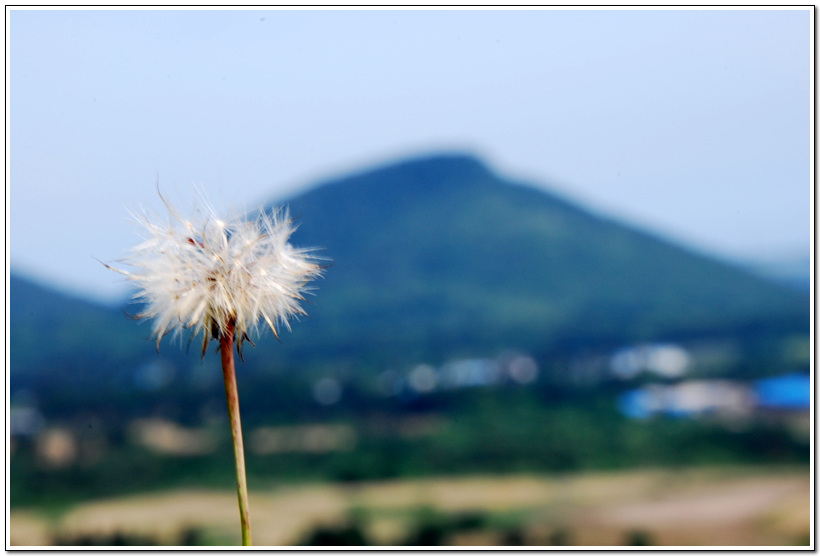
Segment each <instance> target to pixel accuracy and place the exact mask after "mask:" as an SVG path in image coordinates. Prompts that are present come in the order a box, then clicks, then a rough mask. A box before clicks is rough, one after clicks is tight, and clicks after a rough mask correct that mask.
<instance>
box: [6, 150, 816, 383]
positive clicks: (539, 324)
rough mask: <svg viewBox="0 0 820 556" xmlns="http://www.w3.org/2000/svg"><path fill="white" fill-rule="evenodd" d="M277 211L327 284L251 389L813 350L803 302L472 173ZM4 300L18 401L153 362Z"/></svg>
mask: <svg viewBox="0 0 820 556" xmlns="http://www.w3.org/2000/svg"><path fill="white" fill-rule="evenodd" d="M280 202H281V200H278V201H277V202H276V203H271V206H273V205H274V204H276V205H278V204H280ZM284 202H286V204H288V205H289V207H290V211H291V215H292V216H293V217H294V218H295V219H296V220H297V222H298V223H299V224H300V227H299V229H298V230H297V232H296V233H295V234H294V237H293V243H294V244H296V245H298V246H303V247H321V248H322V250H321V252H320V253H321V255H322V256H324V257H326V258H327V259H329V262H328V264H329V268H328V269H327V272H326V276H325V277H324V278H322V279H320V280H318V281H317V282H316V286H317V291H316V292H315V293H316V295H315V297H310V298H309V303H308V304H307V306H306V309H307V311H308V313H309V315H310V316H309V317H307V318H304V319H302V320H303V322H299V323H295V324H294V326H293V332H292V333H285V334H283V335H282V342H281V343H279V342H276V341H274V340H273V339H272V337H271V336H269V337H268V338H266V339H263V340H262V341H259V342H257V347H256V349H251V348H248V349H247V351H246V353H245V356H246V360H247V364H246V366H245V371H243V372H246V373H248V374H253V373H254V372H256V371H263V370H264V371H266V370H269V369H297V368H298V369H310V368H314V369H327V368H332V369H339V370H344V369H353V368H361V369H383V368H386V367H388V366H402V365H412V364H416V363H419V362H423V361H428V362H431V363H438V362H442V361H445V360H447V359H449V358H452V357H480V356H494V355H496V354H498V353H499V352H500V351H502V350H505V349H519V350H526V351H529V352H531V353H534V354H536V355H538V356H540V357H550V356H551V355H553V354H557V353H564V354H565V353H573V352H578V351H580V350H583V349H585V348H588V347H593V348H594V347H602V346H604V347H607V346H609V347H613V346H614V347H617V346H618V345H622V344H624V343H631V342H637V341H648V340H668V339H676V338H677V339H681V338H682V339H686V338H701V337H712V336H714V335H716V334H717V335H737V334H748V333H752V332H753V333H767V332H772V333H784V332H790V331H797V332H799V333H801V334H807V333H808V328H809V298H808V296H807V295H805V294H804V293H800V292H796V291H793V290H789V289H788V288H784V287H780V286H777V285H775V284H773V283H771V282H769V281H766V280H764V279H762V278H759V277H757V276H754V275H752V274H750V273H748V272H745V271H743V270H741V269H739V268H735V267H732V266H729V265H726V264H723V263H721V262H719V261H717V260H713V259H710V258H707V257H704V256H701V255H698V254H696V253H692V252H689V251H686V250H684V249H681V248H680V247H677V246H675V245H673V244H671V243H668V242H666V241H663V240H661V239H658V238H656V237H653V236H651V235H649V234H646V233H644V232H641V231H639V230H635V229H633V228H630V227H629V226H626V225H623V224H621V223H618V222H616V221H613V220H610V219H607V218H605V217H602V216H599V215H594V214H591V213H590V212H588V211H585V210H584V209H582V208H581V207H579V206H577V205H575V204H573V203H571V202H568V201H566V200H564V199H561V198H559V197H557V196H555V195H552V194H550V193H547V192H546V191H545V190H544V189H543V188H537V187H534V186H531V185H527V184H521V183H517V182H514V181H511V180H509V179H506V178H504V177H502V176H499V175H497V174H496V173H495V172H493V171H492V170H491V169H490V168H488V167H487V166H486V165H485V164H484V163H483V162H481V161H480V160H478V159H476V158H474V157H471V156H468V155H463V154H458V153H456V154H442V155H434V156H428V157H421V158H416V159H412V160H407V161H403V162H399V163H396V164H391V165H387V166H384V167H379V168H375V169H371V170H367V171H364V172H361V173H358V174H355V175H350V176H347V177H343V178H341V179H337V180H333V181H329V182H326V183H323V184H320V185H318V186H316V187H314V188H312V189H310V190H308V191H307V192H305V193H303V194H301V195H298V196H295V197H293V198H291V199H286V200H284ZM268 208H270V207H268ZM10 294H11V296H10V297H11V299H10V301H11V302H10V316H11V321H10V324H11V331H10V334H11V367H12V378H13V381H12V382H13V386H14V385H18V384H19V383H20V381H23V380H24V379H25V380H34V379H33V378H32V377H38V376H41V377H45V376H51V377H55V376H60V377H62V379H63V380H62V381H58V382H60V383H61V384H62V383H63V382H66V383H72V381H74V382H76V381H79V382H80V383H81V382H82V381H83V380H84V377H85V379H87V380H97V379H100V377H105V378H107V379H112V380H117V381H128V380H132V377H133V373H134V369H135V368H137V367H139V366H140V365H144V364H146V362H151V361H156V360H157V355H156V353H155V351H154V344H153V342H151V341H149V340H148V336H149V335H150V327H149V326H148V325H147V324H143V325H141V326H138V325H137V324H136V323H135V322H133V321H132V320H130V319H128V318H126V317H125V316H124V315H123V313H122V311H119V310H111V309H109V308H107V307H103V306H99V305H95V304H92V303H88V302H85V301H82V300H78V299H76V298H71V297H68V296H63V295H61V294H57V293H55V292H53V291H51V290H49V289H48V288H45V287H42V286H39V285H37V284H35V283H32V282H31V281H29V280H26V279H24V278H23V277H20V276H17V275H15V274H12V277H11V288H10ZM126 310H127V311H129V312H131V313H136V312H138V309H137V308H133V307H131V308H128V309H126ZM160 351H161V356H160V357H161V358H162V359H163V360H170V361H172V362H175V363H174V364H175V365H176V366H177V368H186V367H187V368H189V369H195V370H196V369H198V368H199V367H200V366H201V364H200V362H199V357H198V356H197V353H196V350H195V349H194V350H192V353H191V354H190V355H189V356H187V358H186V356H185V353H184V350H181V349H179V348H178V347H177V346H171V345H169V342H168V341H164V342H163V344H162V347H161V349H160ZM206 364H208V361H207V360H206ZM55 384H56V383H55Z"/></svg>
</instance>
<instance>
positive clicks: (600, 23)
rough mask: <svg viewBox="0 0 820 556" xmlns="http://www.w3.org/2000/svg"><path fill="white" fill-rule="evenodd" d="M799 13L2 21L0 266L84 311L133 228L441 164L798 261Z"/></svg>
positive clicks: (666, 230) (804, 60)
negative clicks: (440, 158)
mask: <svg viewBox="0 0 820 556" xmlns="http://www.w3.org/2000/svg"><path fill="white" fill-rule="evenodd" d="M811 17H812V12H811V11H810V10H809V9H808V8H804V9H793V10H787V9H783V8H778V9H748V10H727V9H723V10H718V9H684V10H680V9H677V10H673V9H656V10H645V9H589V10H574V9H572V10H570V9H543V10H512V9H505V10H431V9H424V10H400V9H384V10H354V9H347V10H344V9H342V10H338V9H337V10H318V9H317V10H304V9H301V10H277V9H268V10H206V9H195V10H160V9H151V10H121V9H111V10H83V9H75V10H57V9H39V10H37V9H11V10H10V9H8V8H7V20H6V21H7V41H8V49H7V93H8V94H7V114H8V119H7V138H8V142H7V153H6V154H7V162H8V164H7V181H6V185H7V200H8V201H9V202H7V205H6V208H7V219H8V220H7V234H8V235H7V245H8V249H7V257H8V259H9V262H10V267H11V269H13V270H16V271H19V272H22V273H23V274H25V275H28V276H30V277H32V278H34V279H36V280H38V281H41V282H44V283H47V284H50V285H54V286H55V287H59V288H62V289H64V290H66V291H69V292H71V293H76V294H80V295H83V296H86V297H88V298H91V299H95V300H98V301H104V302H112V301H115V300H119V299H121V298H122V297H123V296H124V295H126V293H127V291H128V286H127V284H126V283H125V282H124V281H123V279H122V277H121V276H119V275H117V274H114V273H112V272H110V271H109V270H107V269H105V267H103V265H101V264H100V262H98V260H97V259H99V260H102V261H106V262H112V261H115V260H117V259H118V258H120V257H122V256H123V255H124V254H125V253H126V252H127V250H128V248H130V247H131V246H133V245H134V244H135V243H137V242H138V241H139V236H138V229H137V227H136V226H135V225H134V223H133V222H132V220H131V219H130V217H129V215H128V211H129V210H140V208H141V207H145V208H149V209H157V210H158V209H159V208H160V206H161V205H160V201H159V198H158V196H157V191H156V184H157V182H159V184H160V187H161V188H162V190H163V192H165V193H166V195H168V196H169V197H171V198H172V199H173V200H175V201H176V202H177V203H178V204H179V205H180V206H181V207H185V206H186V205H185V203H186V199H188V198H189V197H190V196H191V195H190V194H191V192H192V191H194V189H201V190H202V191H204V192H205V193H206V195H207V196H208V197H209V198H210V199H211V201H213V202H214V204H216V205H218V206H220V207H223V206H224V207H226V208H227V209H228V210H230V211H242V210H247V209H252V208H256V207H257V206H259V205H260V204H261V203H264V202H267V201H270V200H271V199H274V200H286V199H287V198H288V197H290V196H293V195H296V194H298V193H299V192H300V191H303V190H305V189H306V188H309V187H310V186H312V185H315V184H316V183H317V182H320V181H322V180H325V179H328V178H334V177H338V176H341V175H344V174H347V173H351V172H357V171H359V170H362V169H365V168H369V167H372V166H374V165H380V164H384V163H388V162H391V161H394V160H398V159H402V158H406V157H411V156H417V155H421V154H426V153H432V152H437V151H441V150H447V151H461V152H469V153H472V154H475V155H477V156H480V157H482V158H483V159H484V160H485V161H486V162H487V163H488V164H489V165H490V166H491V167H492V168H494V169H495V170H496V171H497V172H499V173H500V174H502V175H504V176H506V177H509V178H512V179H516V180H523V181H527V182H530V183H533V184H537V185H543V186H544V187H545V188H546V189H548V190H550V191H551V192H553V193H557V194H559V195H561V196H563V197H565V198H567V199H569V200H571V201H574V202H576V203H578V204H580V205H582V206H583V207H586V208H588V209H590V210H593V211H595V212H597V213H599V214H604V215H609V216H612V217H614V218H616V219H618V220H621V221H624V222H628V223H630V224H634V225H635V226H637V227H640V228H642V229H644V230H648V231H651V232H653V233H657V234H659V235H661V236H662V237H665V238H667V239H670V240H672V241H675V242H676V243H679V244H681V245H683V246H685V247H687V248H689V249H692V250H696V251H700V252H703V253H707V254H710V255H713V256H717V257H721V258H728V259H738V258H740V259H745V258H750V257H759V258H772V257H778V256H783V257H792V256H805V257H808V255H809V250H810V241H811V239H810V238H811V236H812V217H811V212H810V211H811V208H810V207H811V201H812V199H813V198H812V187H813V186H812V179H813V173H812V164H813V158H812V148H813V145H812V143H811V137H812V133H813V129H812V127H811V120H812V118H813V113H812V78H813V75H812V73H811V67H812V63H813V59H812V57H811V52H812V49H813V36H812V32H813V29H812V21H811Z"/></svg>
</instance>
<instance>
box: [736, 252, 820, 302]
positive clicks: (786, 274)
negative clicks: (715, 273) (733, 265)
mask: <svg viewBox="0 0 820 556" xmlns="http://www.w3.org/2000/svg"><path fill="white" fill-rule="evenodd" d="M741 266H743V267H744V268H746V269H748V270H749V271H750V272H753V273H755V274H758V275H759V276H762V277H764V278H768V279H769V280H771V281H773V282H776V283H778V284H782V285H784V286H788V287H790V288H792V289H795V290H797V291H801V292H804V293H808V292H809V291H810V289H811V259H810V258H809V257H808V256H807V255H805V256H803V255H796V256H792V257H789V256H786V257H783V258H769V259H760V260H754V261H742V262H741Z"/></svg>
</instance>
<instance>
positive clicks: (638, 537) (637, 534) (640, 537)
mask: <svg viewBox="0 0 820 556" xmlns="http://www.w3.org/2000/svg"><path fill="white" fill-rule="evenodd" d="M654 544H655V543H654V542H653V541H652V535H650V534H649V533H648V532H646V531H644V530H643V529H633V530H632V531H629V532H628V533H627V534H626V541H625V542H624V545H626V546H653V545H654Z"/></svg>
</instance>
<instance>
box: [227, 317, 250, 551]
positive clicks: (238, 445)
mask: <svg viewBox="0 0 820 556" xmlns="http://www.w3.org/2000/svg"><path fill="white" fill-rule="evenodd" d="M235 330H236V323H235V322H234V321H233V320H231V321H229V322H228V326H227V329H226V330H225V331H224V332H223V333H222V334H221V335H220V337H219V351H220V352H221V354H222V375H223V376H224V378H225V395H226V397H227V399H228V417H229V418H230V421H231V438H232V439H233V455H234V460H235V461H236V494H237V497H238V498H239V521H240V524H241V526H242V546H251V523H250V520H249V519H248V480H247V479H246V477H245V449H244V447H243V445H242V423H241V422H240V419H239V393H238V392H237V389H236V367H235V364H234V354H233V348H234V334H235Z"/></svg>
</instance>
